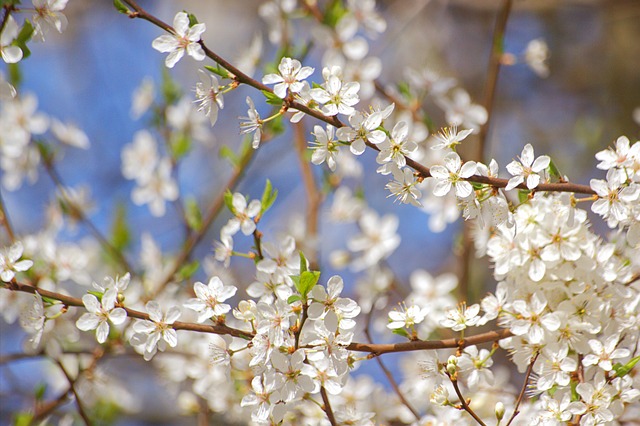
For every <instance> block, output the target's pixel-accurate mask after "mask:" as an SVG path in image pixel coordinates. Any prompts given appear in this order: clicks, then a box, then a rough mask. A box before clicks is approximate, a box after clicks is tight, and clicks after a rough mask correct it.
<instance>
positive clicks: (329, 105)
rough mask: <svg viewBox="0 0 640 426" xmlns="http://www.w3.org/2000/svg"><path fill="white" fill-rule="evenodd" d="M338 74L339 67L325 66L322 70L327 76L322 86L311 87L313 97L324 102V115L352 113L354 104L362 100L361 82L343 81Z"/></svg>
mask: <svg viewBox="0 0 640 426" xmlns="http://www.w3.org/2000/svg"><path fill="white" fill-rule="evenodd" d="M338 74H340V71H339V69H338V70H336V69H333V70H329V69H328V68H325V69H324V70H322V75H323V76H324V78H325V82H324V83H323V85H322V87H318V88H315V89H311V92H310V93H311V97H312V98H313V99H314V100H315V101H316V102H318V103H320V104H324V106H323V107H322V113H323V114H324V115H328V116H333V115H337V114H344V115H351V114H353V112H354V111H355V109H354V108H353V106H354V105H356V104H357V103H358V102H359V101H360V99H359V98H358V91H359V90H360V83H358V82H350V83H343V82H342V80H341V79H340V77H338Z"/></svg>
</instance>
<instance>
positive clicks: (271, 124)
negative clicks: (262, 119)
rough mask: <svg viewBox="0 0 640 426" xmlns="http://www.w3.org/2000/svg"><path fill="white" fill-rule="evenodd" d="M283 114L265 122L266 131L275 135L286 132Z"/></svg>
mask: <svg viewBox="0 0 640 426" xmlns="http://www.w3.org/2000/svg"><path fill="white" fill-rule="evenodd" d="M282 117H283V116H282V115H279V116H277V117H276V118H274V119H273V120H271V121H267V122H266V123H265V124H264V127H265V131H266V132H268V133H271V134H272V135H273V136H277V135H280V134H282V133H284V131H285V126H284V123H283V121H282Z"/></svg>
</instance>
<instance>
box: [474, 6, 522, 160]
mask: <svg viewBox="0 0 640 426" xmlns="http://www.w3.org/2000/svg"><path fill="white" fill-rule="evenodd" d="M512 4H513V0H504V2H503V3H502V9H501V10H500V15H499V16H498V18H497V20H496V25H495V28H494V30H493V40H492V42H491V55H490V56H489V69H488V71H487V80H486V82H485V86H484V108H485V109H486V110H487V122H486V123H484V124H483V125H482V126H481V127H480V138H479V142H478V151H477V154H478V155H477V157H476V159H477V160H478V161H482V159H483V158H484V150H485V147H486V144H487V139H488V136H489V126H490V123H491V115H492V114H491V113H492V112H493V99H494V97H495V94H496V87H497V85H498V74H499V72H500V64H501V60H502V53H503V52H502V50H503V46H504V35H505V31H506V29H507V21H508V20H509V13H510V12H511V6H512Z"/></svg>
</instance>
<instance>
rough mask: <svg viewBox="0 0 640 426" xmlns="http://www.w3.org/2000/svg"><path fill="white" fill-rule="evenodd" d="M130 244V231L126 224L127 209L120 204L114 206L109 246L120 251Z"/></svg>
mask: <svg viewBox="0 0 640 426" xmlns="http://www.w3.org/2000/svg"><path fill="white" fill-rule="evenodd" d="M130 244H131V230H130V229H129V224H128V223H127V207H126V205H125V204H124V203H122V202H120V203H118V205H117V206H116V210H115V212H114V213H113V220H112V222H111V245H113V247H114V248H115V249H117V250H118V251H122V250H124V249H126V248H127V247H129V245H130Z"/></svg>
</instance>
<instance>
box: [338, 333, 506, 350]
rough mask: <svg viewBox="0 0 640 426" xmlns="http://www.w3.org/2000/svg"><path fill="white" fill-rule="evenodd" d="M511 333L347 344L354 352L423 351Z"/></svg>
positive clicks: (468, 344) (495, 338)
mask: <svg viewBox="0 0 640 426" xmlns="http://www.w3.org/2000/svg"><path fill="white" fill-rule="evenodd" d="M511 336H513V334H512V333H511V331H509V330H507V329H500V330H495V331H487V332H484V333H480V334H476V335H475V336H469V337H466V338H464V339H455V338H453V339H442V340H415V341H411V342H403V343H379V344H369V343H355V342H354V343H351V344H350V345H349V346H347V349H348V350H350V351H356V352H371V353H374V354H376V355H381V354H386V353H392V352H410V351H423V350H428V349H451V348H465V347H467V346H471V345H479V344H482V343H489V342H495V341H498V340H502V339H506V338H507V337H511Z"/></svg>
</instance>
